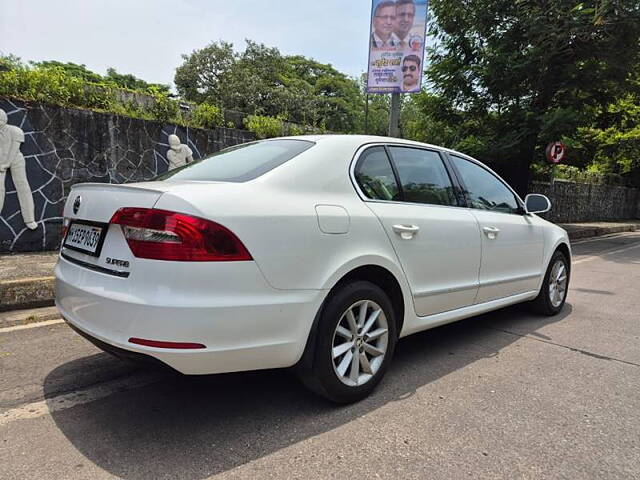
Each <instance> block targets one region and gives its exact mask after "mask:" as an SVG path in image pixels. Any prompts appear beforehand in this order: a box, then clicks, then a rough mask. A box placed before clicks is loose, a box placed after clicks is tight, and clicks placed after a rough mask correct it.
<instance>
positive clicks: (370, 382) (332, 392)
mask: <svg viewBox="0 0 640 480" xmlns="http://www.w3.org/2000/svg"><path fill="white" fill-rule="evenodd" d="M363 309H364V315H363V316H362V312H363ZM349 312H351V313H352V314H353V316H351V315H350V314H349ZM350 317H351V318H350ZM354 321H355V327H357V329H356V331H355V332H354V331H353V330H354V328H351V327H352V326H353V325H354ZM385 328H386V333H381V332H383V331H384V330H385ZM348 335H351V339H349V338H348ZM397 337H398V334H397V327H396V318H395V312H394V310H393V306H392V304H391V301H390V300H389V297H388V296H387V295H386V294H385V293H384V291H383V290H382V289H381V288H380V287H378V286H377V285H374V284H373V283H371V282H367V281H362V280H358V281H354V282H351V283H348V284H345V285H343V286H341V287H339V288H338V289H337V290H336V291H334V292H332V293H331V294H330V296H329V297H328V298H327V300H326V301H325V304H324V307H323V309H322V312H321V313H320V317H319V321H318V325H317V329H316V332H315V345H314V347H315V348H314V350H313V357H312V358H313V360H312V364H311V366H310V368H305V369H302V370H299V371H298V376H299V377H300V379H301V380H302V382H303V383H304V384H305V385H306V386H307V387H308V388H310V389H311V390H312V391H314V392H316V393H318V394H320V395H321V396H323V397H325V398H327V399H329V400H331V401H333V402H336V403H353V402H357V401H359V400H362V399H363V398H365V397H367V396H368V395H369V394H370V393H371V392H372V391H373V389H374V388H375V387H376V385H377V384H378V383H379V382H380V380H381V379H382V377H383V376H384V374H385V372H386V370H387V368H388V366H389V363H390V362H391V359H392V357H393V353H394V350H395V346H396V342H397ZM381 351H383V352H384V353H383V354H382V355H380V353H379V352H381ZM363 356H364V359H363V358H362V357H363ZM354 357H356V358H355V359H354ZM345 365H346V367H345ZM341 372H342V374H341ZM354 372H355V373H354ZM354 379H355V381H354Z"/></svg>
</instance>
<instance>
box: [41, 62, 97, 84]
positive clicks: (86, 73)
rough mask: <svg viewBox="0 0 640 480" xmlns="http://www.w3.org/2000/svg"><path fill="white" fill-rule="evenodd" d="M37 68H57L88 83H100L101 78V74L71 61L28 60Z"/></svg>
mask: <svg viewBox="0 0 640 480" xmlns="http://www.w3.org/2000/svg"><path fill="white" fill-rule="evenodd" d="M30 63H31V65H33V66H34V67H35V68H37V69H48V68H58V69H61V70H63V71H64V72H65V73H66V74H67V75H70V76H72V77H75V78H80V79H82V80H84V81H85V82H89V83H102V82H103V78H102V76H101V75H99V74H97V73H95V72H92V71H91V70H89V69H88V68H87V66H86V65H84V64H82V65H78V64H77V63H73V62H66V63H63V62H59V61H57V60H44V61H42V62H30Z"/></svg>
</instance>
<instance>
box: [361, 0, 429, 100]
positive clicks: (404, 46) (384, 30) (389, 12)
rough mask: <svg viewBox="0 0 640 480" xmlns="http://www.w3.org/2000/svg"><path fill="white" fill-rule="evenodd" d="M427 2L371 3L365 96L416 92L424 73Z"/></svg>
mask: <svg viewBox="0 0 640 480" xmlns="http://www.w3.org/2000/svg"><path fill="white" fill-rule="evenodd" d="M427 7H428V0H395V1H394V0H373V1H372V4H371V32H370V34H369V69H368V75H367V92H369V93H394V92H399V93H418V92H419V91H420V85H421V84H422V72H423V71H424V44H425V38H426V33H427Z"/></svg>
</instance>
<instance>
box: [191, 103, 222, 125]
mask: <svg viewBox="0 0 640 480" xmlns="http://www.w3.org/2000/svg"><path fill="white" fill-rule="evenodd" d="M191 115H192V117H191V118H192V123H193V125H194V126H196V127H201V128H213V127H216V126H223V125H224V116H223V115H222V110H220V109H219V108H218V107H216V106H215V105H211V104H209V103H201V104H199V105H197V106H196V108H194V109H193V112H192V114H191Z"/></svg>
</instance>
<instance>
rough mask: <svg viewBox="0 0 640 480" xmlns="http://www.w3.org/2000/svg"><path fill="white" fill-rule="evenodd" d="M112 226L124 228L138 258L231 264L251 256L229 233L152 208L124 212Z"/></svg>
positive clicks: (216, 226)
mask: <svg viewBox="0 0 640 480" xmlns="http://www.w3.org/2000/svg"><path fill="white" fill-rule="evenodd" d="M110 223H112V224H116V225H120V226H121V228H122V232H123V234H124V236H125V238H126V239H127V243H128V244H129V248H131V252H132V253H133V254H134V255H135V256H136V257H138V258H148V259H152V260H172V261H178V262H231V261H235V262H237V261H246V260H251V255H250V254H249V252H248V251H247V249H246V248H245V246H244V245H243V244H242V242H241V241H240V240H239V239H238V237H236V236H235V235H234V234H233V232H231V231H230V230H229V229H227V228H225V227H223V226H222V225H219V224H217V223H215V222H212V221H209V220H205V219H203V218H198V217H192V216H190V215H185V214H183V213H175V212H169V211H167V210H155V209H152V208H131V207H126V208H121V209H120V210H118V211H117V212H116V213H114V214H113V217H111V221H110Z"/></svg>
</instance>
